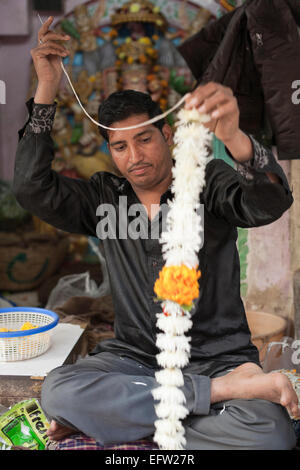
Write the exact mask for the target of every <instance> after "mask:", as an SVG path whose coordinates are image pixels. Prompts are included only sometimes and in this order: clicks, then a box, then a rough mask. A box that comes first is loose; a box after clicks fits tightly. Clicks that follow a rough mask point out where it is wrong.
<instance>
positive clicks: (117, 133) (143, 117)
mask: <svg viewBox="0 0 300 470" xmlns="http://www.w3.org/2000/svg"><path fill="white" fill-rule="evenodd" d="M148 120H149V116H148V115H147V114H137V115H132V116H129V117H128V118H126V119H123V120H122V121H116V122H113V123H112V124H111V125H110V126H109V127H114V128H116V129H118V128H120V129H121V128H123V127H131V126H134V125H137V124H141V123H143V122H146V121H148ZM155 129H156V127H155V126H154V125H153V124H146V125H145V126H141V127H138V128H137V129H129V130H114V131H110V130H109V131H108V137H109V141H110V143H112V142H113V141H115V140H116V139H117V140H120V139H121V140H126V139H127V138H134V137H138V136H139V135H142V134H144V133H146V132H154V131H155Z"/></svg>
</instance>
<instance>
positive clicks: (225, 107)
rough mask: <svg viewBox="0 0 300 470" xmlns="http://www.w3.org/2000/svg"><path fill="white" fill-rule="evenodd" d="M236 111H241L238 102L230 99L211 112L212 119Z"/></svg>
mask: <svg viewBox="0 0 300 470" xmlns="http://www.w3.org/2000/svg"><path fill="white" fill-rule="evenodd" d="M234 111H236V112H237V113H239V110H238V108H237V107H236V103H235V102H234V101H232V100H230V101H228V102H227V103H225V104H222V105H220V106H219V107H218V109H215V110H214V111H213V112H212V113H211V117H212V119H221V118H223V117H224V116H226V115H228V114H232V113H233V112H234Z"/></svg>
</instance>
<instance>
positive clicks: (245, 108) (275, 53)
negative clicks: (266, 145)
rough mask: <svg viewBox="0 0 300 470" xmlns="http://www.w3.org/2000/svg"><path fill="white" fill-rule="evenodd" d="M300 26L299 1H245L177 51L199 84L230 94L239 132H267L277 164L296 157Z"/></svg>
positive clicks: (299, 116)
mask: <svg viewBox="0 0 300 470" xmlns="http://www.w3.org/2000/svg"><path fill="white" fill-rule="evenodd" d="M299 26H300V2H299V1H297V0H248V1H246V2H245V3H244V4H243V5H242V6H241V7H239V8H237V9H236V10H234V11H233V12H230V13H228V14H227V15H224V16H223V17H222V18H220V19H219V20H216V21H213V22H211V23H209V24H208V25H207V26H206V27H204V28H203V29H201V30H200V31H199V32H198V33H196V34H195V35H193V36H192V37H191V38H189V39H187V40H186V41H185V42H184V43H183V44H182V45H180V46H179V47H178V50H179V52H180V53H181V54H182V56H183V58H184V59H185V61H186V63H187V65H188V66H189V67H190V69H191V71H192V73H193V75H194V77H195V78H196V80H197V81H198V82H199V83H200V82H201V83H207V82H208V81H215V82H218V83H222V84H223V85H225V86H228V87H230V88H231V89H232V90H233V92H234V94H235V96H236V98H237V100H238V103H239V108H240V127H241V129H242V130H244V131H245V132H248V133H252V134H255V135H256V136H259V135H261V134H263V133H265V134H266V135H267V136H268V137H269V139H270V141H271V142H272V143H273V144H274V145H276V146H277V150H278V158H279V160H291V159H299V158H300V132H299V129H300V103H299V104H297V101H299V98H300V92H298V94H297V88H296V86H297V83H299V80H300V35H299V31H298V27H299ZM293 87H294V88H293ZM297 96H298V99H297Z"/></svg>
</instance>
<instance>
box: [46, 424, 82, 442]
mask: <svg viewBox="0 0 300 470" xmlns="http://www.w3.org/2000/svg"><path fill="white" fill-rule="evenodd" d="M75 433H76V431H75V429H72V428H68V427H67V426H63V425H62V424H59V423H57V422H56V421H54V419H53V420H52V421H51V423H50V426H49V429H48V431H47V433H46V434H47V436H48V437H49V439H50V440H51V441H60V440H61V439H64V438H65V437H67V436H70V435H71V434H75Z"/></svg>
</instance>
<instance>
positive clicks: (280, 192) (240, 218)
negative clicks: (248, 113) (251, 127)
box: [203, 136, 293, 228]
mask: <svg viewBox="0 0 300 470" xmlns="http://www.w3.org/2000/svg"><path fill="white" fill-rule="evenodd" d="M249 137H250V139H251V142H252V148H253V157H252V158H251V160H249V161H248V162H246V163H238V162H236V161H235V162H236V168H232V167H231V166H230V165H228V164H227V163H226V162H224V161H223V160H220V159H214V160H211V161H210V162H209V163H208V165H207V167H206V186H205V190H204V194H203V198H204V203H205V205H206V207H207V209H208V210H209V211H211V212H212V213H213V214H214V215H215V216H217V217H220V218H223V219H225V220H226V221H227V222H228V223H229V224H231V225H234V226H236V227H244V228H249V227H259V226H262V225H267V224H270V223H272V222H274V221H275V220H277V219H279V218H280V217H281V216H282V214H283V213H284V212H285V211H286V210H287V209H289V207H290V206H291V205H292V203H293V196H292V191H291V190H290V187H289V183H288V180H287V178H286V175H285V173H284V171H283V169H282V168H281V166H280V165H279V164H278V163H277V161H276V159H275V157H274V155H273V153H272V151H271V150H270V149H268V148H266V147H264V146H263V145H261V144H260V143H259V142H258V141H257V140H255V139H254V138H253V137H252V136H249ZM226 150H227V149H226ZM227 153H228V155H229V156H230V157H231V158H233V157H232V156H231V154H230V152H229V151H228V150H227ZM268 172H270V173H274V174H275V175H277V176H278V177H279V180H280V181H279V183H273V182H271V181H270V180H269V178H268V176H267V173H268Z"/></svg>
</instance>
